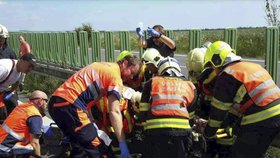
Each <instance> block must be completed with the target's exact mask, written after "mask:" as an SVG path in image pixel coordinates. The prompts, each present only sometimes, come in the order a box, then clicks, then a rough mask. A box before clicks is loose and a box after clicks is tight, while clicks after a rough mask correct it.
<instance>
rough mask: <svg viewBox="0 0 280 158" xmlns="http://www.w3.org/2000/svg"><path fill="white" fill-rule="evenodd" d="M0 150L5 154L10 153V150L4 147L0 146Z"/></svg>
mask: <svg viewBox="0 0 280 158" xmlns="http://www.w3.org/2000/svg"><path fill="white" fill-rule="evenodd" d="M0 150H2V151H5V152H10V151H11V148H9V147H6V146H5V145H2V144H0Z"/></svg>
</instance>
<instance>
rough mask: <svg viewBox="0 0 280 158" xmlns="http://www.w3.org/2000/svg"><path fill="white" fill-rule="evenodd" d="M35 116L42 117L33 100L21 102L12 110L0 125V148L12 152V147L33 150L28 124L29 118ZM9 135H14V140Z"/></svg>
mask: <svg viewBox="0 0 280 158" xmlns="http://www.w3.org/2000/svg"><path fill="white" fill-rule="evenodd" d="M33 116H40V117H42V115H41V113H40V112H39V110H38V109H37V108H36V107H35V106H34V105H33V104H32V103H31V102H29V103H25V104H21V105H19V106H17V107H16V108H15V109H14V110H13V111H12V113H11V114H10V115H9V117H8V118H7V119H6V120H5V121H4V123H3V124H2V126H0V150H2V151H5V152H10V150H12V149H13V150H16V149H25V150H28V151H32V150H33V147H32V146H31V145H30V144H29V142H30V133H29V128H28V126H27V120H28V118H30V117H33ZM9 135H11V136H12V139H13V140H11V137H10V136H9ZM8 136H9V137H8ZM22 152H24V151H22Z"/></svg>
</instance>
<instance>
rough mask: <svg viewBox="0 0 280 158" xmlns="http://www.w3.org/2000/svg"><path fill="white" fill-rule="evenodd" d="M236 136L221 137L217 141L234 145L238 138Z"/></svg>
mask: <svg viewBox="0 0 280 158" xmlns="http://www.w3.org/2000/svg"><path fill="white" fill-rule="evenodd" d="M236 138H237V137H236V136H235V135H234V136H232V137H229V138H220V139H217V141H216V142H217V143H218V144H222V145H233V144H234V142H235V140H236Z"/></svg>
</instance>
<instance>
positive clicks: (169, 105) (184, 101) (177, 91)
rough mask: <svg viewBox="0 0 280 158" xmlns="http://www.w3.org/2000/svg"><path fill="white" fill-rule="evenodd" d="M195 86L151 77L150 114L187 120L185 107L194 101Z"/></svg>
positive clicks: (175, 79)
mask: <svg viewBox="0 0 280 158" xmlns="http://www.w3.org/2000/svg"><path fill="white" fill-rule="evenodd" d="M194 90H195V86H194V85H193V84H192V83H191V82H189V81H183V80H181V79H178V78H170V77H153V79H152V91H151V97H152V103H151V113H152V114H153V115H154V116H177V117H183V118H189V113H188V111H187V107H188V106H189V105H190V104H191V103H192V101H193V99H194Z"/></svg>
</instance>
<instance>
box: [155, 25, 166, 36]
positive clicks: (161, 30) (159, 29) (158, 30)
mask: <svg viewBox="0 0 280 158" xmlns="http://www.w3.org/2000/svg"><path fill="white" fill-rule="evenodd" d="M153 29H154V30H156V31H157V32H160V33H161V34H163V35H165V31H164V27H163V26H161V25H155V26H153Z"/></svg>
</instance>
